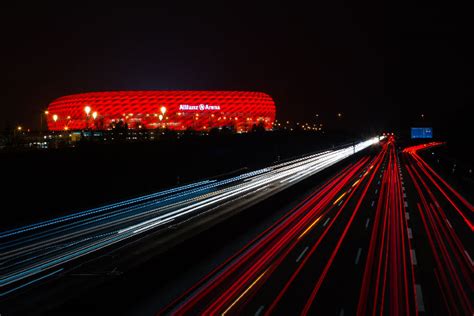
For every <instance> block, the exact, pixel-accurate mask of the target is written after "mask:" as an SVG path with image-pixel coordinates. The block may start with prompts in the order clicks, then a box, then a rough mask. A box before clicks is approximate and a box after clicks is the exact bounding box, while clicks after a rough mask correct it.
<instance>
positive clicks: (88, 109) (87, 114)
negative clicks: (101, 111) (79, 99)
mask: <svg viewBox="0 0 474 316" xmlns="http://www.w3.org/2000/svg"><path fill="white" fill-rule="evenodd" d="M84 112H86V129H89V113H90V112H91V107H90V106H88V105H86V106H85V107H84Z"/></svg>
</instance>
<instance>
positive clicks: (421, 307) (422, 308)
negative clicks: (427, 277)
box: [415, 284, 425, 312]
mask: <svg viewBox="0 0 474 316" xmlns="http://www.w3.org/2000/svg"><path fill="white" fill-rule="evenodd" d="M415 292H416V307H417V309H418V311H419V312H424V311H425V303H424V302H423V293H422V292H421V285H419V284H416V285H415Z"/></svg>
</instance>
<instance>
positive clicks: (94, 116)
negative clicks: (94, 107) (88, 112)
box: [92, 112, 97, 120]
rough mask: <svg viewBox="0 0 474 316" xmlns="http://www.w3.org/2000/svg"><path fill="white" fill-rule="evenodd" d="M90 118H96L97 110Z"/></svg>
mask: <svg viewBox="0 0 474 316" xmlns="http://www.w3.org/2000/svg"><path fill="white" fill-rule="evenodd" d="M92 118H93V119H94V120H95V119H96V118H97V112H93V113H92Z"/></svg>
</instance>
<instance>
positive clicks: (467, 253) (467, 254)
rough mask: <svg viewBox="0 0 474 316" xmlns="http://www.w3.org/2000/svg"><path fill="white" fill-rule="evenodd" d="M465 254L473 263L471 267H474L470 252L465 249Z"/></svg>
mask: <svg viewBox="0 0 474 316" xmlns="http://www.w3.org/2000/svg"><path fill="white" fill-rule="evenodd" d="M464 253H465V254H466V256H467V258H468V259H469V261H470V262H471V266H474V262H473V261H472V259H471V256H470V255H469V252H467V250H466V249H464Z"/></svg>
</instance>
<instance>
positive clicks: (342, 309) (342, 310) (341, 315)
mask: <svg viewBox="0 0 474 316" xmlns="http://www.w3.org/2000/svg"><path fill="white" fill-rule="evenodd" d="M339 316H344V308H341V311H340V312H339Z"/></svg>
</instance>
